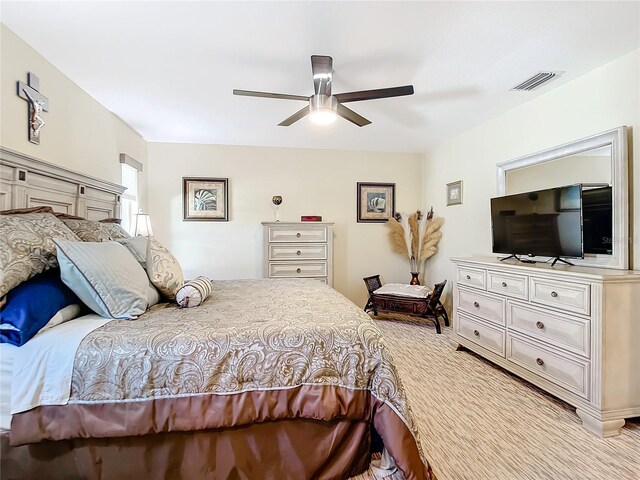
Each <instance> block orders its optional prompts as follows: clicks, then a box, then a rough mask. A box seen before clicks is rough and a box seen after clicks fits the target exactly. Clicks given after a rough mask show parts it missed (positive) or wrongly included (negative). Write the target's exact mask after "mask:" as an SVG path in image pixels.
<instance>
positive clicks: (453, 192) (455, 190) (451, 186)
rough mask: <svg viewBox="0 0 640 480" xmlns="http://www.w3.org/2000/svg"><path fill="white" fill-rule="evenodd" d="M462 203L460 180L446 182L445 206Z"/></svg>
mask: <svg viewBox="0 0 640 480" xmlns="http://www.w3.org/2000/svg"><path fill="white" fill-rule="evenodd" d="M460 204H462V180H458V181H457V182H451V183H447V206H449V205H460Z"/></svg>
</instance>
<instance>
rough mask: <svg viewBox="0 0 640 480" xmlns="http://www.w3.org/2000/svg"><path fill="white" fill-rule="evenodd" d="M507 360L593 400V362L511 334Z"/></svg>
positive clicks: (508, 340)
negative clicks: (563, 353) (590, 376)
mask: <svg viewBox="0 0 640 480" xmlns="http://www.w3.org/2000/svg"><path fill="white" fill-rule="evenodd" d="M507 360H509V361H511V362H513V363H516V364H518V365H520V366H521V367H523V368H526V369H527V370H529V371H531V372H533V373H535V374H537V375H540V376H541V377H543V378H546V379H547V380H549V381H551V382H553V383H555V384H556V385H558V386H560V387H562V388H564V389H566V390H569V391H571V392H573V393H576V394H578V395H580V396H582V397H584V398H586V399H589V373H590V372H589V370H590V367H589V362H587V361H583V360H579V359H577V358H573V357H569V356H564V355H562V354H560V353H559V352H557V351H554V350H553V349H551V348H544V347H542V346H540V345H534V344H532V343H529V342H527V341H525V340H523V339H520V338H518V337H515V336H513V335H511V334H510V333H507Z"/></svg>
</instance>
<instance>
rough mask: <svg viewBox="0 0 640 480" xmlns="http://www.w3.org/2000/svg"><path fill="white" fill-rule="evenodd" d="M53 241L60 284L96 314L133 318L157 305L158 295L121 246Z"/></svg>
mask: <svg viewBox="0 0 640 480" xmlns="http://www.w3.org/2000/svg"><path fill="white" fill-rule="evenodd" d="M54 242H55V244H56V246H57V247H58V262H59V263H60V274H61V277H62V281H63V282H64V283H66V284H67V286H68V287H69V288H70V289H71V290H73V291H74V293H75V294H76V295H78V297H80V300H82V301H83V302H84V303H85V304H86V305H87V306H88V307H89V308H90V309H91V310H93V311H94V312H96V313H97V314H98V315H100V316H102V317H105V318H120V319H133V318H137V317H138V316H140V315H142V314H143V313H144V312H145V311H146V310H147V308H149V307H150V306H152V305H155V304H156V303H158V300H159V296H158V292H157V291H156V289H155V288H153V285H151V283H150V282H149V278H147V274H146V273H145V271H144V270H143V268H142V267H141V266H140V265H139V264H138V262H136V259H135V258H133V255H131V253H129V250H127V248H126V247H124V246H123V245H120V244H119V243H116V242H69V241H66V240H61V239H58V238H56V239H54Z"/></svg>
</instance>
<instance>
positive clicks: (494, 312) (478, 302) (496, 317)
mask: <svg viewBox="0 0 640 480" xmlns="http://www.w3.org/2000/svg"><path fill="white" fill-rule="evenodd" d="M504 302H505V301H504V300H503V299H501V298H493V297H490V296H488V295H483V294H482V293H479V292H475V291H473V290H467V289H465V288H458V301H457V306H458V309H460V310H462V311H464V312H467V313H471V314H472V315H476V316H478V317H482V318H483V319H485V320H487V321H489V322H492V323H495V324H498V325H502V326H504V325H505V318H504Z"/></svg>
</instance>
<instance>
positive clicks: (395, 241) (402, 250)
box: [387, 218, 410, 258]
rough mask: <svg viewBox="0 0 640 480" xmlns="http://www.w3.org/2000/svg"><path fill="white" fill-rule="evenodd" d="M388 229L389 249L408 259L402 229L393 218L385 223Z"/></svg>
mask: <svg viewBox="0 0 640 480" xmlns="http://www.w3.org/2000/svg"><path fill="white" fill-rule="evenodd" d="M387 225H388V226H389V228H390V231H389V240H390V241H391V249H392V250H393V251H394V252H396V253H399V254H400V255H402V256H404V257H407V258H409V256H410V255H409V251H408V250H407V243H406V242H405V241H404V228H403V227H402V225H401V224H400V222H398V221H397V220H396V219H395V218H392V219H390V220H389V221H388V222H387Z"/></svg>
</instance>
